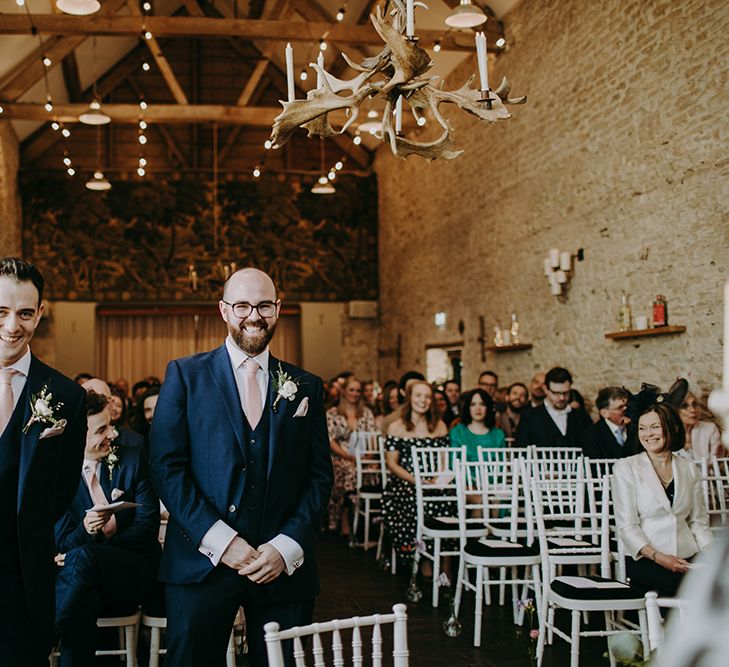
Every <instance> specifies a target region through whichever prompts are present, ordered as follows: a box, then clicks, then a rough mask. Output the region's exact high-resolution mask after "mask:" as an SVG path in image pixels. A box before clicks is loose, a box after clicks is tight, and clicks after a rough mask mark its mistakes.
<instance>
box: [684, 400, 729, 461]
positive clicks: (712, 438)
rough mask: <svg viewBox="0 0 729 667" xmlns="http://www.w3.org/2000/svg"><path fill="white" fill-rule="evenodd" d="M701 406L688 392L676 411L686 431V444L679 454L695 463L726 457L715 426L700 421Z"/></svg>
mask: <svg viewBox="0 0 729 667" xmlns="http://www.w3.org/2000/svg"><path fill="white" fill-rule="evenodd" d="M701 412H702V405H701V403H700V402H699V399H698V398H696V394H694V393H693V392H689V393H688V394H686V398H684V399H683V402H682V403H681V406H680V407H679V409H678V414H679V417H681V422H682V423H683V426H684V429H686V444H685V445H684V448H683V450H682V451H681V453H682V454H683V455H685V456H687V457H688V458H691V459H693V460H695V461H698V460H699V459H706V460H707V461H710V460H711V459H714V458H716V457H721V456H726V452H725V450H724V447H723V445H722V444H721V434H720V433H719V429H718V428H717V426H716V424H714V423H713V422H710V421H704V420H702V419H701Z"/></svg>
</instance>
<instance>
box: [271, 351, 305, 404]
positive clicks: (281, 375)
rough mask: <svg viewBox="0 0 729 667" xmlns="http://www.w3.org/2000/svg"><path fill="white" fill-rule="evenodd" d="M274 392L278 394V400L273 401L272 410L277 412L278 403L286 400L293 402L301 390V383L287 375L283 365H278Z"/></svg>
mask: <svg viewBox="0 0 729 667" xmlns="http://www.w3.org/2000/svg"><path fill="white" fill-rule="evenodd" d="M273 390H274V392H276V398H274V399H273V405H272V406H271V410H273V411H274V412H276V409H277V407H278V402H279V401H280V400H281V399H282V398H285V399H286V400H287V401H293V400H294V398H295V397H296V392H297V391H298V390H299V383H298V381H297V380H294V378H292V377H291V376H290V375H289V374H288V373H286V372H285V371H284V370H283V368H281V364H280V363H279V365H278V370H277V371H276V375H274V377H273Z"/></svg>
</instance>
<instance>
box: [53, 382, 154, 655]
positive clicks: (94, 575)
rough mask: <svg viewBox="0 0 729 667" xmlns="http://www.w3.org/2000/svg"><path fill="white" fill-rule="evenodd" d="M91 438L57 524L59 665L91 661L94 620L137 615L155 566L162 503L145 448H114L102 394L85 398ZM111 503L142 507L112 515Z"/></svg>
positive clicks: (88, 433)
mask: <svg viewBox="0 0 729 667" xmlns="http://www.w3.org/2000/svg"><path fill="white" fill-rule="evenodd" d="M86 400H87V419H88V432H87V436H86V450H85V453H84V462H83V473H82V479H81V482H80V484H79V487H78V491H77V492H76V497H75V498H74V500H73V502H72V504H71V507H70V508H69V510H68V512H66V514H65V515H64V516H63V517H62V518H61V519H60V521H58V523H57V524H56V545H57V548H58V551H59V554H58V556H56V563H57V564H58V565H59V566H60V567H59V570H58V576H57V578H56V626H55V629H56V635H57V636H59V637H60V638H61V666H62V667H71V666H73V667H81V666H85V665H92V664H93V663H94V654H95V650H96V619H97V618H98V617H99V616H100V615H113V616H118V615H126V614H131V613H134V611H136V609H137V607H138V606H139V605H140V604H141V603H142V602H143V601H144V600H145V598H146V597H147V596H148V595H149V592H150V591H151V589H152V584H153V582H154V579H155V576H156V574H157V567H158V565H159V556H160V546H159V542H158V539H157V535H158V532H159V501H158V499H157V496H156V495H155V494H154V491H153V490H152V487H151V484H150V481H149V471H148V467H147V461H146V457H145V454H144V449H143V448H142V447H129V446H124V445H118V446H116V447H114V446H113V444H114V443H113V442H112V441H111V438H110V435H111V433H112V432H113V427H112V426H111V415H110V414H109V410H108V409H107V407H106V403H107V399H106V397H105V396H102V395H100V394H96V393H94V392H90V393H89V394H88V396H87V399H86ZM116 501H129V502H133V503H139V506H138V507H133V508H129V509H125V510H122V511H119V512H117V513H114V512H113V510H111V509H92V508H95V507H96V508H102V507H105V506H107V505H109V504H110V503H113V502H116Z"/></svg>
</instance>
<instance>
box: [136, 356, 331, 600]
mask: <svg viewBox="0 0 729 667" xmlns="http://www.w3.org/2000/svg"><path fill="white" fill-rule="evenodd" d="M279 367H280V368H281V369H282V370H283V371H284V372H286V373H288V374H289V375H290V376H291V377H292V378H294V379H295V380H296V382H297V384H298V390H297V392H296V396H295V398H294V399H293V400H291V401H289V400H286V399H283V398H282V399H281V400H280V401H279V403H278V406H277V409H276V410H275V411H273V410H272V408H271V405H272V404H273V400H274V377H275V374H276V372H277V371H278V369H279ZM304 397H307V398H308V402H309V407H308V412H307V414H306V415H305V416H303V417H294V413H295V412H296V410H297V408H298V407H299V405H300V404H301V401H302V400H303V399H304ZM266 409H267V410H271V413H270V434H269V442H268V480H267V485H266V498H265V502H264V506H263V517H262V524H261V525H262V530H261V538H262V539H261V542H267V541H268V540H270V539H272V538H273V537H275V536H276V535H278V534H279V533H283V534H284V535H287V536H288V537H290V538H292V539H293V540H295V541H296V542H298V543H299V544H300V545H301V547H302V549H303V550H304V564H303V565H302V566H301V567H300V568H299V569H297V570H296V571H295V572H294V573H293V574H292V575H291V576H289V575H287V574H286V573H285V572H284V573H282V574H281V576H279V577H278V579H276V580H275V581H273V582H272V583H270V584H264V585H263V586H262V589H264V591H265V594H266V595H268V596H269V598H270V599H271V600H272V601H275V602H283V603H285V602H289V601H294V600H303V599H306V598H311V597H313V596H314V595H316V594H317V593H318V590H319V583H318V576H317V572H316V564H315V560H314V538H315V534H316V533H317V531H318V528H319V522H320V518H321V516H322V514H323V512H324V510H325V508H326V505H327V502H328V500H329V494H330V492H331V486H332V478H333V476H332V462H331V455H330V452H329V437H328V435H327V425H326V415H325V412H324V400H323V388H322V381H321V379H320V378H318V377H316V376H315V375H312V374H311V373H307V372H306V371H303V370H302V369H300V368H297V367H296V366H293V365H291V364H288V363H285V362H282V361H279V360H277V359H275V358H274V357H273V356H271V357H270V360H269V383H268V397H267V402H266ZM243 419H244V417H243V412H242V410H241V406H240V398H239V395H238V389H237V387H236V383H235V377H234V375H233V369H232V367H231V363H230V357H229V355H228V351H227V349H226V347H225V345H222V346H220V347H219V348H217V349H215V350H212V351H211V352H205V353H203V354H198V355H195V356H192V357H187V358H184V359H178V360H176V361H172V362H170V364H169V365H168V366H167V371H166V374H165V382H164V384H163V386H162V391H161V393H160V397H159V401H158V403H157V408H156V410H155V414H154V421H153V422H152V430H151V452H150V454H151V456H150V459H151V468H152V481H153V483H154V485H155V488H156V490H157V492H158V493H159V496H160V498H161V499H162V502H164V504H165V506H166V507H167V509H168V510H169V512H170V521H169V524H168V526H167V534H166V538H165V548H164V552H163V554H162V565H161V568H160V578H161V579H162V580H163V581H166V582H169V583H175V584H188V583H193V582H200V581H202V580H203V579H204V578H205V577H206V576H207V575H209V574H210V573H211V571H212V570H213V565H212V563H211V561H210V559H209V558H208V557H207V556H205V555H204V554H202V553H200V552H199V551H198V546H199V544H200V542H201V540H202V538H203V536H204V535H205V533H207V531H208V530H209V529H210V528H211V527H212V526H213V524H214V523H215V522H216V521H218V520H221V519H222V520H223V521H225V522H226V523H227V524H228V525H229V526H231V527H234V526H235V523H236V511H237V510H238V505H239V504H240V501H241V499H242V497H243V493H244V489H245V483H246V469H245V464H246V461H245V446H244V442H243V438H244V425H243ZM241 537H243V538H244V539H247V536H246V535H241ZM251 546H253V547H254V548H257V547H258V546H260V545H259V544H252V545H251ZM220 567H225V566H224V565H220Z"/></svg>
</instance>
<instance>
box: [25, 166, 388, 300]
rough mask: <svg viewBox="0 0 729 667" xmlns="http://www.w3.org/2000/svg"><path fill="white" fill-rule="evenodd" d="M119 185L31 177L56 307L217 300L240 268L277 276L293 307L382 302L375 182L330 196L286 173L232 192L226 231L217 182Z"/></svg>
mask: <svg viewBox="0 0 729 667" xmlns="http://www.w3.org/2000/svg"><path fill="white" fill-rule="evenodd" d="M113 185H114V187H113V188H112V189H111V190H108V191H107V192H104V193H99V192H90V191H89V190H86V189H85V187H84V185H83V182H82V180H81V179H58V178H57V177H52V176H46V175H38V174H35V175H34V174H26V175H25V176H24V177H23V180H22V181H21V184H20V188H19V189H20V192H21V193H23V197H22V198H23V201H22V205H23V252H24V256H25V257H27V258H29V259H31V260H32V261H34V262H35V263H36V264H37V265H38V266H39V268H40V269H41V270H42V271H43V273H44V274H45V277H46V281H47V282H46V285H47V295H48V298H49V299H70V300H92V301H129V300H135V301H137V300H143V301H145V300H166V301H177V300H186V301H189V300H208V301H209V300H217V299H218V298H219V295H220V288H221V285H222V284H223V281H224V274H225V271H226V268H227V267H226V266H225V265H228V266H229V265H230V264H231V263H233V262H234V263H235V265H236V266H237V267H238V268H240V267H242V266H248V265H253V266H257V267H260V268H261V269H263V270H265V271H267V272H268V273H270V274H271V275H272V276H273V278H274V280H275V281H276V283H277V284H278V286H279V289H280V291H281V293H282V296H284V297H285V298H286V299H288V300H289V301H344V300H349V299H376V298H377V182H376V177H375V176H371V177H368V178H354V177H347V176H341V177H340V178H339V179H337V192H336V194H333V195H327V196H322V195H314V194H311V193H310V192H309V188H308V186H307V184H306V183H301V182H299V181H298V180H295V179H291V178H283V177H278V176H275V175H268V176H267V175H265V174H264V175H263V176H262V177H261V178H259V179H258V180H256V181H225V182H221V183H219V184H218V196H217V200H218V204H217V207H218V216H217V224H216V221H215V220H214V216H213V210H212V200H213V192H212V184H211V183H209V182H203V181H200V180H198V179H180V180H174V179H170V180H162V179H157V180H152V179H149V180H144V181H115V182H114V184H113ZM191 266H194V270H195V272H196V277H195V280H194V281H193V280H192V279H191V275H190V274H191V269H190V267H191ZM193 282H195V283H196V287H197V289H196V290H193V285H192V283H193Z"/></svg>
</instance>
